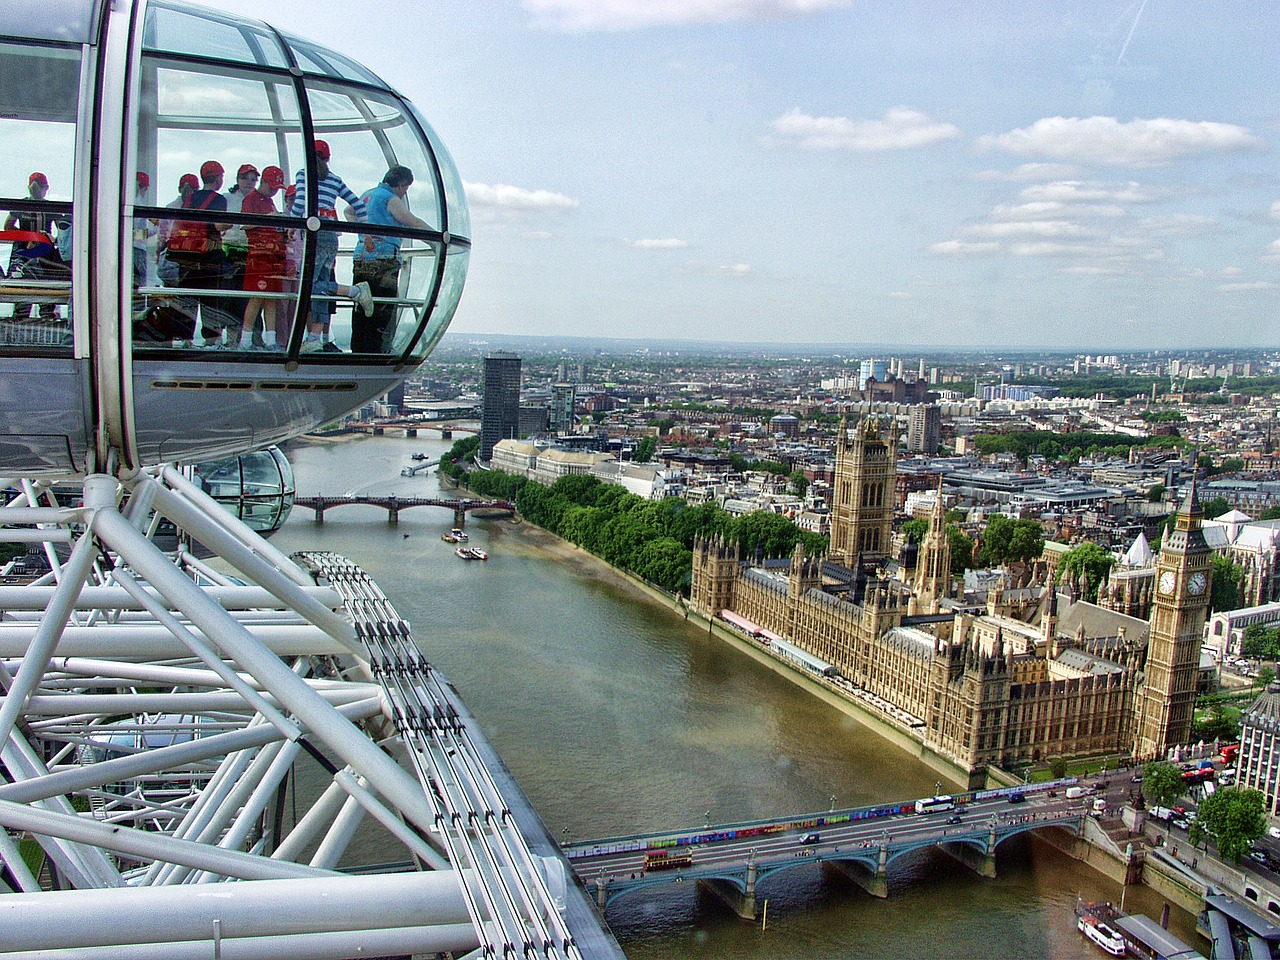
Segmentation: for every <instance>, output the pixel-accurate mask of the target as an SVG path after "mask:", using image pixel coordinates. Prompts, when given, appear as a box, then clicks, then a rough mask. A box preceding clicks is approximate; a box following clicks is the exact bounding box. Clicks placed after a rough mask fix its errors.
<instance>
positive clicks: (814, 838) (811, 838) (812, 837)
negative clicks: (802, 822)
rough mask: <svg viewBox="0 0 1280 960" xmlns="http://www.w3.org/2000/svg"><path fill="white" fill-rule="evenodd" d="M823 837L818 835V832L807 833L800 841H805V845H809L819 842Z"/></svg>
mask: <svg viewBox="0 0 1280 960" xmlns="http://www.w3.org/2000/svg"><path fill="white" fill-rule="evenodd" d="M821 839H822V837H820V836H818V834H816V833H806V834H805V835H804V836H803V837H801V838H800V842H801V843H803V844H804V845H805V846H808V845H809V844H813V843H817V842H818V841H819V840H821Z"/></svg>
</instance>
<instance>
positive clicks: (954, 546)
mask: <svg viewBox="0 0 1280 960" xmlns="http://www.w3.org/2000/svg"><path fill="white" fill-rule="evenodd" d="M947 537H948V539H949V540H950V542H951V575H952V576H955V577H958V576H960V575H962V574H963V573H964V571H966V570H972V569H973V549H974V543H973V538H972V537H970V536H969V535H968V534H967V533H965V532H964V531H963V530H961V529H960V528H959V527H956V526H951V525H948V527H947Z"/></svg>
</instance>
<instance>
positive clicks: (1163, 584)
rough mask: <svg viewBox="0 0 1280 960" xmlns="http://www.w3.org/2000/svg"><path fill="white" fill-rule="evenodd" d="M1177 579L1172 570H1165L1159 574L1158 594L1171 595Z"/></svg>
mask: <svg viewBox="0 0 1280 960" xmlns="http://www.w3.org/2000/svg"><path fill="white" fill-rule="evenodd" d="M1177 582H1178V578H1177V577H1175V576H1174V575H1173V571H1172V570H1166V571H1165V572H1164V573H1162V574H1160V592H1161V593H1173V588H1174V586H1175V585H1176V584H1177Z"/></svg>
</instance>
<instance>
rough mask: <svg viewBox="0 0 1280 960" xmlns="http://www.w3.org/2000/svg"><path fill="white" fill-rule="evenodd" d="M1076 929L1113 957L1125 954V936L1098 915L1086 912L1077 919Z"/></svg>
mask: <svg viewBox="0 0 1280 960" xmlns="http://www.w3.org/2000/svg"><path fill="white" fill-rule="evenodd" d="M1076 929H1078V930H1079V931H1080V932H1081V933H1083V934H1084V935H1085V939H1087V940H1092V941H1093V942H1094V943H1096V944H1097V945H1098V946H1099V947H1101V948H1102V949H1103V950H1105V951H1106V952H1107V953H1109V954H1111V955H1112V956H1113V957H1123V956H1124V955H1125V951H1126V947H1125V942H1124V937H1122V936H1120V934H1118V933H1116V931H1115V930H1113V929H1112V928H1111V927H1109V926H1107V925H1106V924H1105V923H1103V922H1102V921H1101V920H1099V919H1098V918H1097V917H1094V916H1091V915H1089V914H1087V913H1086V914H1084V915H1083V916H1081V917H1079V918H1078V919H1077V920H1076Z"/></svg>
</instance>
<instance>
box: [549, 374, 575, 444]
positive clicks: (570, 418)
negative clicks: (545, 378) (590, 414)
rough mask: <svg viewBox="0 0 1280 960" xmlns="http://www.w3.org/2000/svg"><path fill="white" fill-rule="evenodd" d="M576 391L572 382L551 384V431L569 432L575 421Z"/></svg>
mask: <svg viewBox="0 0 1280 960" xmlns="http://www.w3.org/2000/svg"><path fill="white" fill-rule="evenodd" d="M576 401H577V392H576V390H575V388H574V385H573V384H572V383H555V384H552V385H551V432H552V433H570V432H572V430H573V425H574V423H575V422H576V418H575V416H574V409H575V406H576Z"/></svg>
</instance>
